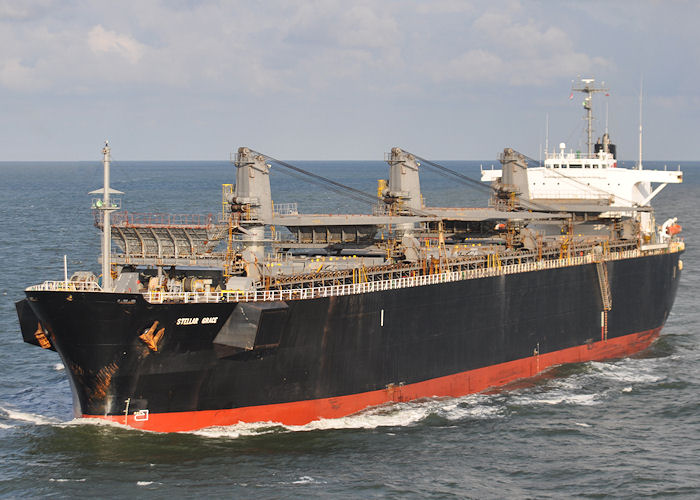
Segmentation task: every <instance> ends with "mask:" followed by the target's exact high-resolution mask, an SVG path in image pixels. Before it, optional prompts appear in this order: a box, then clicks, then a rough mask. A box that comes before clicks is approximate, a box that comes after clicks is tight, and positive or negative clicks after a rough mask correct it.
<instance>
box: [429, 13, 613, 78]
mask: <svg viewBox="0 0 700 500" xmlns="http://www.w3.org/2000/svg"><path fill="white" fill-rule="evenodd" d="M524 14H525V13H524V11H523V10H522V9H521V6H520V4H519V3H517V2H511V8H509V9H498V10H491V11H486V12H484V13H483V14H482V15H481V16H479V17H478V18H477V19H476V20H475V21H474V22H473V24H472V26H471V30H470V32H471V33H472V38H471V42H472V43H476V44H478V45H481V46H486V47H488V49H486V48H481V47H479V48H470V49H468V50H466V51H465V52H463V53H461V54H459V55H457V56H455V57H453V58H452V59H450V60H449V62H448V63H447V66H446V70H445V71H444V72H442V73H438V76H437V78H436V79H437V80H438V81H444V80H456V81H462V82H484V83H486V82H504V83H508V84H510V85H513V86H521V85H533V86H541V85H547V84H549V83H551V82H552V81H554V80H556V79H558V78H561V77H570V76H571V75H575V74H577V73H581V72H588V71H591V70H593V69H595V70H597V71H602V70H605V69H607V68H610V67H611V66H612V63H611V62H610V61H608V60H607V59H605V58H603V57H594V56H590V55H588V54H586V53H585V52H583V51H578V50H576V48H575V47H574V42H573V41H572V39H571V38H570V37H569V36H568V35H567V33H566V32H565V31H564V30H562V29H561V28H559V27H557V26H548V25H546V24H544V23H538V22H537V21H535V20H534V19H532V18H529V17H527V16H526V15H524Z"/></svg>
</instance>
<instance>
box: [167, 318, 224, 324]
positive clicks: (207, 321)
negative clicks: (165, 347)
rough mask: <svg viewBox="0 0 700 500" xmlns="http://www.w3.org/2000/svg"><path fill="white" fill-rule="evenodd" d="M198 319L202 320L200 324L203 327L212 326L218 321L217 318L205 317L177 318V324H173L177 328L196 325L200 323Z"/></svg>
mask: <svg viewBox="0 0 700 500" xmlns="http://www.w3.org/2000/svg"><path fill="white" fill-rule="evenodd" d="M200 319H201V320H202V321H201V323H202V324H203V325H213V324H214V323H216V322H217V321H219V317H218V316H206V317H204V318H177V322H176V323H175V324H176V325H177V326H185V325H198V324H199V323H200Z"/></svg>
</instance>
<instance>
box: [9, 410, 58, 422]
mask: <svg viewBox="0 0 700 500" xmlns="http://www.w3.org/2000/svg"><path fill="white" fill-rule="evenodd" d="M0 411H3V412H5V414H6V415H7V418H9V419H10V420H17V421H19V422H29V423H32V424H36V425H55V424H58V423H60V422H61V421H60V420H58V419H57V418H53V417H44V416H43V415H37V414H34V413H25V412H22V411H17V410H12V409H9V408H1V407H0Z"/></svg>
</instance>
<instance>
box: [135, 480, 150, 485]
mask: <svg viewBox="0 0 700 500" xmlns="http://www.w3.org/2000/svg"><path fill="white" fill-rule="evenodd" d="M151 484H153V481H136V485H137V486H150V485H151Z"/></svg>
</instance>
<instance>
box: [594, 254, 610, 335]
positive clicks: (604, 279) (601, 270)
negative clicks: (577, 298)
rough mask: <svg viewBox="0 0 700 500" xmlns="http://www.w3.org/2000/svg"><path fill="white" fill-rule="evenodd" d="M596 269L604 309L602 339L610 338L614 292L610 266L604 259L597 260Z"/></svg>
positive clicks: (601, 325) (602, 314)
mask: <svg viewBox="0 0 700 500" xmlns="http://www.w3.org/2000/svg"><path fill="white" fill-rule="evenodd" d="M596 271H597V272H598V285H599V287H600V298H601V299H602V301H603V310H602V311H601V313H600V340H608V311H610V309H612V293H611V292H610V279H609V278H608V266H607V265H606V264H605V262H604V261H602V260H601V261H599V262H596Z"/></svg>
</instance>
